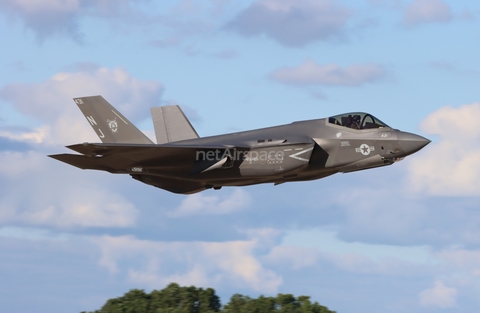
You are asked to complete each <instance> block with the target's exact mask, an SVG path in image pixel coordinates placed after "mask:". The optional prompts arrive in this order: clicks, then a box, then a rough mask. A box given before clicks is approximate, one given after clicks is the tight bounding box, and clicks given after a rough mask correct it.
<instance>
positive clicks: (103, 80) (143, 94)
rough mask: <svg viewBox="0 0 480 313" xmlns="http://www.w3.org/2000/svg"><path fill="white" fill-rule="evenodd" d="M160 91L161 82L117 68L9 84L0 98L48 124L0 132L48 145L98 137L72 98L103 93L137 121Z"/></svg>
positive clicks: (141, 117) (152, 104)
mask: <svg viewBox="0 0 480 313" xmlns="http://www.w3.org/2000/svg"><path fill="white" fill-rule="evenodd" d="M162 93H163V86H162V84H161V83H159V82H156V81H142V80H140V79H137V78H135V77H133V76H132V75H131V74H130V73H128V72H127V71H126V70H125V69H123V68H120V67H117V68H114V69H109V68H104V67H96V68H91V69H88V70H80V71H77V72H73V73H72V72H61V73H58V74H55V75H54V76H52V77H51V78H49V79H48V80H46V81H44V82H41V83H31V84H26V83H12V84H9V85H6V86H4V87H2V88H1V89H0V99H3V100H5V101H8V102H11V103H13V105H14V107H15V108H16V109H17V110H18V111H20V112H21V113H22V114H24V115H26V116H30V117H32V118H35V119H37V120H39V121H40V122H46V123H48V126H45V127H43V128H40V129H38V130H36V131H34V132H26V133H12V132H9V133H6V132H5V131H4V132H3V133H0V134H1V135H3V136H5V137H7V138H19V139H25V140H27V139H30V140H32V139H33V140H45V141H46V142H47V143H50V144H55V143H56V144H59V143H60V144H67V143H71V142H75V141H81V142H84V141H88V140H98V138H96V136H95V134H94V133H93V132H92V131H91V130H90V129H89V126H88V123H86V122H85V120H84V119H83V118H82V117H81V112H80V111H79V110H78V108H77V107H76V105H75V103H74V102H73V100H72V98H74V97H79V96H93V95H102V96H103V97H104V98H105V99H106V100H107V101H108V102H110V103H111V104H112V105H114V106H115V107H116V108H117V109H118V110H119V111H120V112H122V113H123V114H124V115H125V116H126V117H127V118H128V119H130V120H132V121H137V122H138V121H140V120H142V119H143V118H145V117H147V116H148V115H149V114H150V110H149V108H150V107H153V106H157V105H159V103H160V98H161V95H162ZM46 133H48V135H45V134H46Z"/></svg>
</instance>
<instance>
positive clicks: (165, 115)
mask: <svg viewBox="0 0 480 313" xmlns="http://www.w3.org/2000/svg"><path fill="white" fill-rule="evenodd" d="M150 110H151V112H152V119H153V126H154V128H155V136H156V137H157V144H164V143H168V142H174V141H180V140H187V139H195V138H198V134H197V132H196V131H195V129H194V128H193V126H192V124H190V122H189V121H188V119H187V117H186V116H185V114H184V113H183V111H182V109H181V108H180V107H179V106H178V105H169V106H163V107H155V108H151V109H150Z"/></svg>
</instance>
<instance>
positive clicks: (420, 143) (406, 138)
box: [397, 132, 431, 155]
mask: <svg viewBox="0 0 480 313" xmlns="http://www.w3.org/2000/svg"><path fill="white" fill-rule="evenodd" d="M397 138H398V144H399V145H400V147H401V148H402V150H403V151H404V153H405V155H409V154H412V153H415V152H417V151H418V150H420V149H422V148H423V147H425V146H426V145H428V144H429V143H430V142H431V141H430V140H428V139H427V138H425V137H422V136H419V135H415V134H412V133H406V132H400V133H399V134H398V137H397Z"/></svg>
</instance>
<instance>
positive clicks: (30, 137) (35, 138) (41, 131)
mask: <svg viewBox="0 0 480 313" xmlns="http://www.w3.org/2000/svg"><path fill="white" fill-rule="evenodd" d="M49 133H50V132H49V127H48V126H46V125H44V126H41V127H38V128H37V129H35V130H34V131H30V132H12V131H5V130H1V129H0V137H4V138H8V139H10V140H14V141H22V142H32V143H41V142H43V141H44V140H45V138H46V137H47V136H48V135H49Z"/></svg>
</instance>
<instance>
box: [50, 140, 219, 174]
mask: <svg viewBox="0 0 480 313" xmlns="http://www.w3.org/2000/svg"><path fill="white" fill-rule="evenodd" d="M67 148H69V149H71V150H73V151H76V152H78V153H81V154H66V153H65V154H55V155H49V157H51V158H54V159H56V160H59V161H62V162H65V163H67V164H70V165H73V166H76V167H78V168H81V169H94V170H104V171H108V172H111V173H131V172H137V173H138V171H140V170H139V169H140V168H141V169H142V170H141V172H143V168H150V169H160V168H161V169H162V170H163V172H169V171H173V170H181V169H184V170H185V171H187V172H189V171H190V170H191V169H192V167H193V166H194V163H196V160H197V159H198V155H199V153H201V154H202V155H205V153H211V154H212V155H222V154H223V153H224V151H225V150H226V149H228V148H227V147H225V146H222V145H218V146H215V145H211V146H174V145H172V146H164V145H144V144H111V143H95V144H92V143H83V144H76V145H71V146H67ZM217 162H218V161H217V160H214V159H212V160H211V161H207V162H205V161H202V164H201V165H200V167H204V168H200V170H201V171H202V170H204V169H207V168H209V167H211V166H212V165H214V164H215V163H217ZM196 168H198V165H197V166H196Z"/></svg>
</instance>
